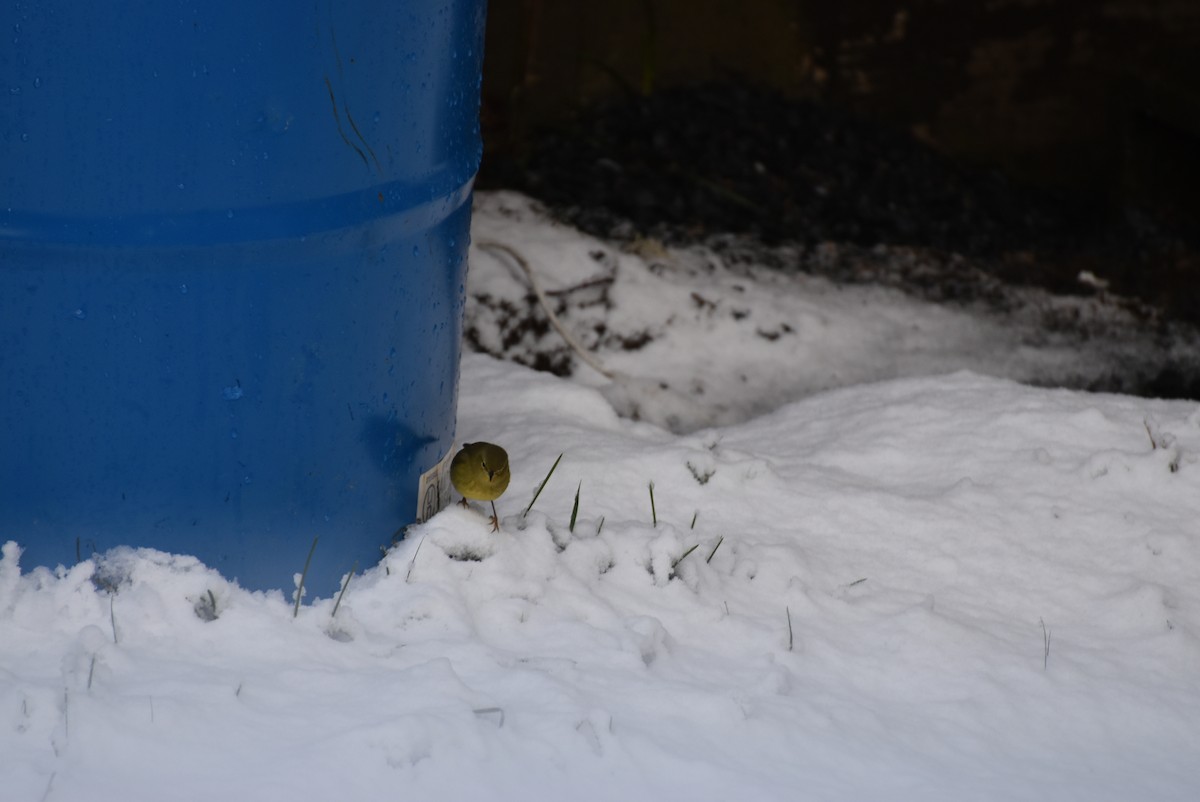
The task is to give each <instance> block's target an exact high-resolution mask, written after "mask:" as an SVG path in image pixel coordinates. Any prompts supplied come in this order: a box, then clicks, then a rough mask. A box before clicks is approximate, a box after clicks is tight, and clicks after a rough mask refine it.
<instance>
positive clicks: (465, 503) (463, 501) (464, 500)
mask: <svg viewBox="0 0 1200 802" xmlns="http://www.w3.org/2000/svg"><path fill="white" fill-rule="evenodd" d="M458 503H459V504H461V505H463V507H469V506H471V505H470V504H468V503H467V497H466V496H463V497H462V501H460V502H458Z"/></svg>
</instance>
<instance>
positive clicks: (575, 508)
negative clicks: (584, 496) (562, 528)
mask: <svg viewBox="0 0 1200 802" xmlns="http://www.w3.org/2000/svg"><path fill="white" fill-rule="evenodd" d="M582 489H583V480H582V479H580V480H579V486H578V487H576V488H575V505H574V506H573V507H571V525H570V526H568V527H567V531H568V532H570V533H571V534H575V518H576V517H578V516H579V491H580V490H582Z"/></svg>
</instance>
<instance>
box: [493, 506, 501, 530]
mask: <svg viewBox="0 0 1200 802" xmlns="http://www.w3.org/2000/svg"><path fill="white" fill-rule="evenodd" d="M492 531H493V532H499V531H500V516H498V515H496V502H494V501H493V502H492Z"/></svg>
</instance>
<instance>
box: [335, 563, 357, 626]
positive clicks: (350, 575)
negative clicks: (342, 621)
mask: <svg viewBox="0 0 1200 802" xmlns="http://www.w3.org/2000/svg"><path fill="white" fill-rule="evenodd" d="M357 570H358V560H355V561H354V565H352V566H350V573H348V574H346V584H344V585H342V592H341V593H339V594H338V597H337V601H336V602H334V603H333V612H332V613H330V614H329V617H330V618H334V617H335V616H337V611H338V608H339V607H341V606H342V597H343V596H345V595H346V588H348V587H350V580H351V578H353V576H354V572H355V571H357Z"/></svg>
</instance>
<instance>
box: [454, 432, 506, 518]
mask: <svg viewBox="0 0 1200 802" xmlns="http://www.w3.org/2000/svg"><path fill="white" fill-rule="evenodd" d="M508 479H509V473H508V452H507V451H505V450H504V449H503V448H501V447H500V446H498V445H496V444H495V443H464V444H463V447H462V449H461V450H460V451H459V452H458V453H457V454H455V455H454V459H453V460H451V461H450V482H451V483H452V484H453V485H454V489H455V490H457V491H458V492H459V493H462V497H463V500H462V504H463V506H464V507H465V506H467V499H474V500H475V501H490V502H491V503H492V531H493V532H499V531H500V518H499V517H498V516H497V515H496V499H498V498H500V496H502V495H503V494H504V491H505V490H507V489H508Z"/></svg>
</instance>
